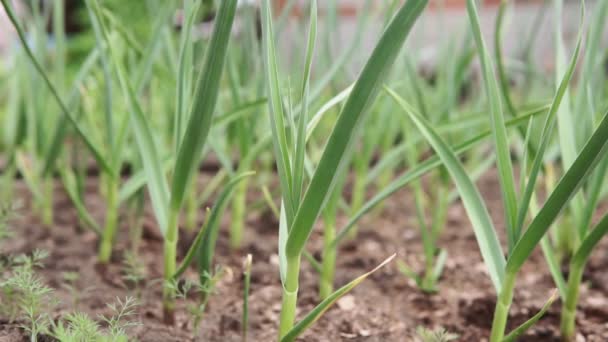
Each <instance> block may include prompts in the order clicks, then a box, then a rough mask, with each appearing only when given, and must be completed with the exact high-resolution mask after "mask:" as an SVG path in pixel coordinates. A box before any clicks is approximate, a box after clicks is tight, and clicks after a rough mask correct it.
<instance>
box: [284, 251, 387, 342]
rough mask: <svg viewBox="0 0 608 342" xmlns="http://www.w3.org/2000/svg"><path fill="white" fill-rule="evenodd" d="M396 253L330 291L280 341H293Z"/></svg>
mask: <svg viewBox="0 0 608 342" xmlns="http://www.w3.org/2000/svg"><path fill="white" fill-rule="evenodd" d="M395 256H396V254H393V255H392V256H390V257H389V258H388V259H386V260H384V261H383V262H382V263H381V264H380V265H378V266H376V268H374V269H373V270H371V271H369V272H367V273H365V274H363V275H361V276H359V277H357V278H356V279H354V280H352V281H351V282H350V283H348V284H346V285H344V286H343V287H341V288H339V289H338V290H337V291H336V292H334V293H332V294H331V295H330V296H329V297H327V298H326V299H325V300H324V301H322V302H321V303H320V304H319V305H317V306H316V307H315V308H314V309H313V310H312V311H311V312H310V313H308V314H307V315H306V317H304V318H303V319H302V320H301V321H300V322H298V323H297V324H296V325H295V326H294V327H293V328H292V329H291V330H290V331H289V332H288V333H287V334H286V335H285V336H284V337H283V338H282V339H281V342H291V341H295V339H296V338H297V337H298V336H299V335H300V334H302V333H303V332H304V331H305V330H306V329H308V328H309V327H310V326H311V325H312V324H314V323H315V322H316V321H318V320H319V318H321V316H323V314H324V313H325V312H326V311H327V310H329V308H330V307H331V306H332V305H334V304H335V303H336V302H337V301H338V299H340V298H341V297H342V296H344V295H345V294H347V293H348V292H350V291H351V290H352V289H354V288H355V287H356V286H357V285H359V284H360V283H361V282H363V281H364V280H365V279H367V278H368V277H369V276H370V275H372V274H373V273H375V272H376V271H378V270H379V269H381V268H382V267H384V266H385V265H386V264H388V263H389V262H391V261H392V260H393V259H394V258H395Z"/></svg>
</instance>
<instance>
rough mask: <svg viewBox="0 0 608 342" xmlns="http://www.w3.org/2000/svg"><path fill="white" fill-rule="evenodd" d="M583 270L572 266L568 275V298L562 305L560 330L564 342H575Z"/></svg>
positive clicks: (579, 266)
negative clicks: (577, 308)
mask: <svg viewBox="0 0 608 342" xmlns="http://www.w3.org/2000/svg"><path fill="white" fill-rule="evenodd" d="M583 269H584V267H583V266H581V265H576V264H571V265H570V274H569V275H568V287H567V290H566V298H565V299H564V301H563V304H562V316H561V323H560V329H561V333H562V341H564V342H570V341H574V333H575V332H576V329H575V319H576V304H577V303H578V297H579V288H580V285H581V280H582V279H583Z"/></svg>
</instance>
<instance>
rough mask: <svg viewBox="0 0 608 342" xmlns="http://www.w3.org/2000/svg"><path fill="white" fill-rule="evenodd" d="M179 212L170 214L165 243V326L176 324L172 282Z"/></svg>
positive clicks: (173, 211)
mask: <svg viewBox="0 0 608 342" xmlns="http://www.w3.org/2000/svg"><path fill="white" fill-rule="evenodd" d="M178 216H179V215H178V211H176V210H171V211H170V212H169V222H168V224H167V234H166V236H165V242H164V254H163V257H164V278H165V279H164V284H163V320H164V322H165V324H168V325H172V324H174V323H175V317H174V310H175V299H174V293H173V288H172V287H171V286H170V282H171V281H172V280H173V275H174V274H175V269H176V267H175V262H176V258H177V237H178V227H177V218H178Z"/></svg>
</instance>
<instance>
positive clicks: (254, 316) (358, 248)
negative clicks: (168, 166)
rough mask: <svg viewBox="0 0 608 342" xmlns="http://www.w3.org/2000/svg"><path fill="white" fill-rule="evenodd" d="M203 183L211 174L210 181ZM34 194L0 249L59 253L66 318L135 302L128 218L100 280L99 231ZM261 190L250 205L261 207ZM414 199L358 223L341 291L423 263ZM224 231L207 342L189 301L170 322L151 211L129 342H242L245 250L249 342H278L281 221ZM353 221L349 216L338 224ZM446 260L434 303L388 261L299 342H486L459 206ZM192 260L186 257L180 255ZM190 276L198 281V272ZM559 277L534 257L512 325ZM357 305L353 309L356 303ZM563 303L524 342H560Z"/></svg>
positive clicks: (485, 318)
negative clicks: (431, 335)
mask: <svg viewBox="0 0 608 342" xmlns="http://www.w3.org/2000/svg"><path fill="white" fill-rule="evenodd" d="M203 178H205V177H203ZM95 182H96V179H94V178H91V180H90V183H91V184H90V186H89V189H88V190H89V194H88V195H87V201H88V203H87V205H88V206H89V208H91V209H92V211H93V212H94V214H95V215H94V216H95V217H96V218H97V219H98V220H99V221H102V218H103V210H104V208H103V205H102V204H100V201H99V198H98V196H97V195H96V192H97V191H96V187H95ZM17 185H18V187H17V189H16V193H18V194H25V193H27V190H26V188H25V186H24V185H23V184H19V183H18V184H17ZM479 185H480V188H481V189H482V193H483V195H484V197H485V198H486V199H487V200H488V201H489V209H490V212H491V214H492V216H493V218H494V220H495V222H498V225H497V226H498V229H502V225H501V224H500V221H499V218H500V216H501V214H502V206H501V204H500V200H499V195H498V194H499V191H498V185H497V182H496V175H495V174H493V173H490V174H488V175H486V176H484V177H483V178H482V180H481V181H480V182H479ZM27 197H28V196H25V195H23V199H22V201H23V202H24V203H23V207H22V209H21V210H20V211H19V214H20V217H18V218H17V219H16V220H15V221H14V222H13V224H12V227H13V228H14V229H13V230H14V232H15V233H16V236H15V238H14V239H13V240H12V241H11V242H10V243H9V244H8V246H3V248H4V249H3V252H4V253H27V252H31V251H32V250H33V249H36V248H38V249H44V250H46V251H48V252H49V253H50V257H49V259H48V260H47V261H46V267H45V268H44V269H43V270H42V271H41V273H40V274H41V275H42V276H43V277H44V279H46V281H47V283H48V285H50V286H52V287H54V288H56V295H57V296H58V297H59V298H60V299H61V300H62V303H61V305H60V306H59V308H58V309H57V311H56V312H55V314H56V316H60V315H61V314H62V313H65V312H67V311H76V310H77V311H84V312H87V313H89V314H90V315H91V316H92V317H96V316H97V315H99V314H108V309H107V307H106V303H112V302H114V300H115V298H116V297H123V298H124V297H125V296H127V295H134V293H135V291H134V290H133V289H132V288H129V287H127V286H125V285H124V281H122V272H123V271H122V268H121V260H122V255H123V254H124V251H125V250H126V249H127V248H128V233H127V230H128V223H127V222H126V220H122V224H121V229H122V232H121V237H122V238H121V239H119V241H118V242H117V245H116V252H115V255H114V262H113V263H112V264H111V265H110V266H109V267H108V268H107V269H106V270H105V272H100V270H99V268H98V267H96V249H97V248H96V247H97V246H96V243H97V239H96V237H95V235H94V234H93V233H91V232H82V231H81V230H80V228H79V227H78V224H77V223H76V222H77V219H76V212H75V210H74V209H72V205H71V204H70V203H69V200H68V199H67V197H66V196H65V195H64V194H63V192H62V191H61V189H59V188H58V189H57V190H56V196H55V197H56V198H55V213H56V217H55V225H54V226H53V227H51V228H46V227H43V226H42V225H41V224H40V223H39V220H38V219H37V217H36V216H35V215H34V214H31V211H29V209H28V208H29V203H28V199H27ZM259 198H260V197H259V194H257V193H252V194H251V195H250V199H251V200H252V201H255V200H257V199H259ZM411 203H413V202H412V199H411V196H410V195H409V194H408V192H407V191H402V192H400V193H398V194H396V195H395V196H393V197H392V198H391V199H389V200H388V201H387V202H386V205H385V209H384V211H383V212H382V214H381V215H377V214H372V215H368V217H367V218H366V219H364V220H363V221H362V223H361V224H360V235H359V237H358V238H357V240H356V241H349V242H347V243H345V244H344V245H343V246H342V248H341V250H340V253H339V257H338V265H337V274H336V285H341V284H344V283H346V282H348V281H349V280H350V279H353V278H354V277H356V276H358V275H360V274H362V273H363V272H365V271H367V270H369V269H371V268H373V267H374V266H375V265H377V264H378V263H380V262H381V261H382V260H384V259H385V258H386V257H388V256H390V255H391V254H392V253H397V255H398V258H400V259H402V260H404V261H405V262H406V263H407V264H409V265H411V266H412V267H414V268H415V269H421V268H422V265H423V260H422V247H421V242H420V236H419V234H418V230H417V228H416V220H415V218H414V215H413V211H412V205H410V204H411ZM225 216H226V219H225V220H224V222H223V224H222V233H221V236H220V239H219V241H218V247H217V253H216V262H217V263H219V264H221V265H223V266H224V267H227V268H229V269H230V270H232V272H231V276H227V277H225V279H224V280H222V281H221V282H220V284H219V285H218V288H217V291H216V293H215V294H214V295H213V297H212V298H211V301H210V303H209V306H208V310H207V312H206V314H205V317H204V319H203V323H202V326H201V328H200V331H199V335H198V337H194V336H193V333H192V327H191V322H190V320H189V318H188V316H187V314H186V310H185V305H186V304H185V303H184V302H183V301H181V302H180V303H179V306H178V310H177V312H178V315H177V323H176V325H175V326H171V327H169V326H166V325H164V324H163V323H162V317H161V316H162V315H161V307H160V298H161V292H160V283H159V282H158V281H157V280H158V279H160V278H161V275H162V274H161V273H162V257H161V255H162V244H161V241H160V236H159V234H158V233H157V232H156V228H155V224H154V218H153V215H152V214H151V212H149V210H148V212H147V213H146V223H145V226H146V227H145V232H144V238H143V241H142V243H141V247H140V250H139V252H140V255H141V257H142V258H143V259H144V260H145V264H146V270H147V273H148V279H149V280H148V281H147V283H146V284H143V285H142V288H143V291H142V293H143V294H142V299H141V306H140V307H139V315H140V316H139V320H140V321H141V322H142V323H143V325H142V326H141V327H137V328H134V329H133V331H132V335H133V336H135V337H136V338H137V339H138V340H140V341H159V342H160V341H162V342H168V341H241V335H240V331H241V327H240V324H241V314H242V304H243V302H242V277H241V276H240V274H241V265H242V260H243V258H244V256H245V255H246V254H247V253H251V254H252V255H253V270H252V285H251V296H250V333H249V336H250V338H249V340H250V341H274V340H276V328H277V325H278V323H277V321H278V314H279V310H280V302H281V298H280V297H281V291H280V281H279V275H278V266H277V264H276V263H277V256H276V245H277V241H276V239H277V224H276V222H274V221H273V219H269V217H271V216H270V215H264V214H252V215H250V216H249V217H248V220H247V230H246V235H245V243H244V246H243V248H242V249H241V250H240V251H236V252H231V251H230V249H229V248H228V234H227V228H228V218H229V215H228V213H227V214H226V215H225ZM341 222H344V218H341ZM319 228H320V225H319ZM191 236H192V235H191V234H187V233H182V239H181V241H182V243H180V246H181V248H182V251H181V253H184V252H185V250H186V248H187V246H188V244H189V243H190V241H191ZM440 244H441V246H442V247H445V248H446V249H447V251H448V253H449V258H448V262H447V265H446V268H445V270H444V273H443V277H442V279H441V282H440V286H439V292H438V293H436V294H425V293H422V292H421V291H419V290H418V289H417V288H416V287H415V284H414V283H413V282H412V281H411V280H409V279H408V278H406V277H405V276H403V275H402V274H401V273H400V272H399V271H398V270H397V267H396V265H395V263H392V264H389V265H388V266H386V267H384V268H383V269H381V270H380V271H378V272H377V273H375V274H374V275H373V276H372V277H371V278H370V279H368V280H367V281H365V282H363V283H362V284H361V285H360V286H358V287H357V288H356V289H355V290H354V291H353V292H352V294H351V295H348V297H347V298H346V299H345V300H343V301H342V302H340V303H339V304H340V305H337V306H336V307H334V308H332V309H331V310H330V311H328V312H327V313H326V314H325V316H323V318H322V319H320V320H319V321H318V322H317V323H316V324H315V325H314V326H313V327H312V328H311V329H310V330H309V331H308V332H306V333H305V334H304V335H303V336H302V337H301V340H302V341H333V342H335V341H415V340H416V337H415V336H416V335H415V330H416V327H418V326H421V325H422V326H425V327H430V328H433V327H440V326H441V327H445V328H446V329H447V330H448V331H450V332H454V333H457V334H459V335H460V339H459V340H461V341H483V340H487V336H488V334H489V328H490V325H491V319H492V313H493V309H494V302H495V294H494V290H493V288H492V285H491V283H490V280H489V277H488V274H487V272H486V271H485V267H484V265H483V264H482V261H481V257H480V254H479V252H478V248H477V244H476V241H475V238H474V236H473V233H472V229H471V228H470V225H469V221H468V219H467V218H466V215H465V212H464V210H463V208H462V206H461V205H460V203H457V204H454V205H453V206H452V207H451V208H450V209H449V213H448V225H447V227H446V229H445V232H444V234H443V235H442V237H441V242H440ZM607 245H608V244H606V243H603V245H602V246H603V247H600V248H597V250H596V252H595V253H594V255H593V257H592V260H591V262H590V264H589V267H588V270H587V273H586V275H585V280H586V282H585V285H584V286H583V288H582V290H581V301H580V307H579V313H578V320H577V327H578V329H579V334H580V337H579V338H584V339H583V340H586V341H608V285H607V284H608V274H606V272H603V271H604V270H606V265H608V253H607V252H606V249H605V247H606V246H607ZM320 247H321V233H320V229H316V231H315V233H314V234H313V236H312V238H311V241H310V243H309V250H310V251H312V252H313V253H316V254H317V255H318V251H319V250H320ZM182 255H183V254H182ZM68 271H72V272H78V274H79V275H80V278H79V279H78V281H77V284H76V285H77V286H78V287H79V288H80V291H83V290H84V289H86V291H83V292H82V294H81V297H82V298H80V300H78V301H77V302H76V303H75V301H74V296H73V294H72V293H71V292H70V291H69V290H67V289H65V288H64V287H62V285H61V284H62V283H64V281H63V277H62V272H68ZM188 276H194V274H189V275H188ZM300 279H301V290H300V299H299V303H298V304H299V310H300V311H299V314H300V315H302V314H303V313H306V312H308V311H309V310H310V309H311V308H312V307H313V306H314V305H315V304H316V303H317V302H318V299H317V279H318V277H317V275H316V274H315V271H314V270H313V269H312V268H311V267H310V266H309V265H308V263H306V262H303V267H302V273H301V277H300ZM553 287H554V286H553V284H552V280H551V277H550V275H549V273H548V270H547V267H546V264H545V262H544V259H543V257H542V255H541V253H540V252H539V251H536V252H535V254H534V255H533V257H532V258H531V260H529V261H528V262H527V263H526V265H525V266H524V269H523V271H522V272H521V273H520V275H519V278H518V282H517V291H516V294H515V299H514V305H513V307H512V309H511V318H510V320H509V322H510V326H511V327H512V326H515V325H517V324H520V323H521V322H523V321H524V320H526V319H527V318H528V317H530V316H531V315H533V314H534V313H536V312H537V311H538V310H539V308H540V307H541V306H542V305H543V304H544V301H546V299H547V298H548V297H549V295H550V293H551V292H552V290H553ZM353 304H354V305H353ZM559 305H560V303H559V302H558V303H555V304H554V306H553V307H552V308H551V310H550V311H549V313H548V314H547V315H546V316H545V317H544V318H543V319H542V320H541V321H540V322H539V323H538V324H537V325H536V326H535V327H534V328H532V329H531V330H530V331H529V332H528V333H527V335H526V336H525V337H523V338H521V341H558V338H557V336H558V326H559V310H560V306H559ZM22 340H23V341H26V340H27V339H26V337H25V335H24V334H23V333H22V332H21V331H20V330H19V328H18V324H17V323H8V322H7V320H6V319H1V318H0V341H22Z"/></svg>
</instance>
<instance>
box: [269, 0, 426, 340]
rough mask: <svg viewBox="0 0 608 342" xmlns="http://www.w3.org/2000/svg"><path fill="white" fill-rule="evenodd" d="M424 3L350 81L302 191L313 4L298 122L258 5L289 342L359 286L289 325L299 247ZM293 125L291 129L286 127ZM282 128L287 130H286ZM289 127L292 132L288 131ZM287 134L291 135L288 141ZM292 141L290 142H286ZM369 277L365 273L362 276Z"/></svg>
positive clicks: (389, 32)
mask: <svg viewBox="0 0 608 342" xmlns="http://www.w3.org/2000/svg"><path fill="white" fill-rule="evenodd" d="M426 4H427V1H426V0H409V1H407V2H406V3H405V4H404V5H403V6H402V7H401V8H400V10H399V11H398V12H397V14H396V15H395V16H394V18H393V20H392V21H391V23H390V24H389V25H388V26H387V28H386V30H385V31H384V33H383V35H382V38H381V39H380V41H379V43H378V44H377V46H376V48H375V49H374V51H373V53H372V55H371V57H370V59H369V60H368V62H367V64H366V66H365V67H364V69H363V71H362V72H361V74H360V76H359V78H358V80H357V81H356V82H355V85H354V87H353V90H352V92H351V93H350V96H349V97H348V99H347V100H346V103H345V105H344V107H343V109H342V112H341V113H340V115H339V117H338V121H337V122H336V124H335V126H334V128H333V131H332V133H331V135H330V137H329V140H328V142H327V144H326V146H325V148H324V149H323V153H322V156H321V160H320V161H319V164H318V165H317V168H316V170H315V171H314V172H313V175H312V177H311V179H310V183H309V184H308V187H307V188H306V190H305V191H303V190H304V187H303V185H304V175H305V172H304V171H305V170H304V161H305V159H306V158H305V151H306V149H305V146H304V144H305V142H306V121H307V120H306V116H307V110H305V108H306V106H307V99H306V96H307V94H308V79H309V75H310V67H311V64H312V51H313V49H314V37H315V32H316V22H317V13H316V1H313V2H312V6H311V16H310V33H309V44H308V47H307V55H306V56H307V57H306V62H305V63H306V64H305V67H304V77H303V82H302V83H303V84H302V87H301V89H302V92H301V94H302V98H303V101H302V103H303V106H302V107H303V109H302V111H301V112H300V113H299V114H300V115H299V116H298V117H297V123H296V121H295V120H294V119H293V117H294V115H293V113H291V114H292V115H291V116H288V115H286V114H285V113H284V110H283V103H282V102H283V98H282V96H281V91H280V85H279V84H280V83H279V70H278V67H277V59H276V58H277V57H276V48H275V40H274V28H273V25H272V24H273V23H272V14H271V10H270V2H269V0H265V1H264V2H263V6H262V8H263V10H262V17H263V19H262V23H263V33H264V52H265V62H266V63H265V66H266V74H267V77H268V78H267V84H268V92H269V109H270V122H271V129H272V140H273V146H274V152H275V153H274V154H275V158H276V162H277V169H278V174H279V182H280V188H281V193H282V204H281V217H280V224H279V265H280V274H281V281H282V284H283V301H282V305H281V318H280V326H279V338H280V339H281V340H283V341H293V340H294V339H295V338H296V337H297V336H298V335H299V334H300V333H301V332H302V331H303V330H304V329H306V328H307V327H308V326H309V325H310V324H312V322H314V321H315V320H316V319H317V318H318V316H320V315H321V314H322V313H323V311H324V310H326V308H327V307H328V306H329V305H331V304H333V302H334V301H335V300H337V299H338V298H339V296H341V295H343V294H344V293H346V292H348V291H349V290H350V289H351V288H352V287H354V285H356V284H357V283H358V282H360V281H362V280H363V279H364V278H365V277H366V275H364V276H362V277H360V278H357V279H356V280H355V281H353V282H351V283H350V284H347V285H346V286H345V287H343V288H341V289H339V290H338V291H336V292H334V293H333V294H332V295H330V296H329V297H327V298H326V299H325V300H324V301H323V302H321V304H320V305H319V306H318V307H317V308H318V309H315V310H313V311H312V312H311V313H310V314H309V315H308V316H307V317H306V318H304V319H303V320H302V321H301V322H300V323H298V324H297V325H295V326H294V321H295V313H296V305H297V298H298V288H299V273H300V260H301V256H302V254H303V251H304V247H305V245H306V242H307V241H308V238H309V236H310V234H311V232H312V228H313V225H314V223H315V221H316V219H317V217H318V216H319V214H320V213H321V210H322V206H323V204H326V203H327V200H329V197H330V194H331V193H332V190H333V189H334V185H335V182H336V179H337V178H338V177H337V176H338V175H339V174H341V173H342V172H343V170H344V166H345V165H346V164H347V161H348V159H349V155H350V153H349V152H351V151H352V146H353V143H354V141H353V138H354V136H355V134H356V132H357V131H358V130H357V128H358V126H359V124H360V123H361V122H362V121H363V118H364V117H365V115H364V114H366V112H368V110H369V107H370V106H371V105H372V103H373V102H374V99H375V97H376V95H377V93H378V91H379V88H380V86H381V84H382V82H383V80H384V78H385V76H386V74H387V73H388V71H389V70H390V67H391V65H392V64H393V62H394V60H395V59H396V57H397V55H398V53H399V51H400V50H401V46H402V45H403V42H404V41H405V38H406V37H407V35H408V34H409V32H410V29H411V28H412V26H413V24H414V23H415V21H416V19H417V18H418V16H419V15H420V14H421V12H422V10H423V9H424V8H425V6H426ZM290 121H291V122H293V126H292V125H290V124H289V122H290ZM286 128H287V130H286ZM289 128H291V129H289ZM287 131H291V132H293V136H292V139H288V138H287ZM290 142H291V143H290ZM367 275H369V273H368V274H367Z"/></svg>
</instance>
